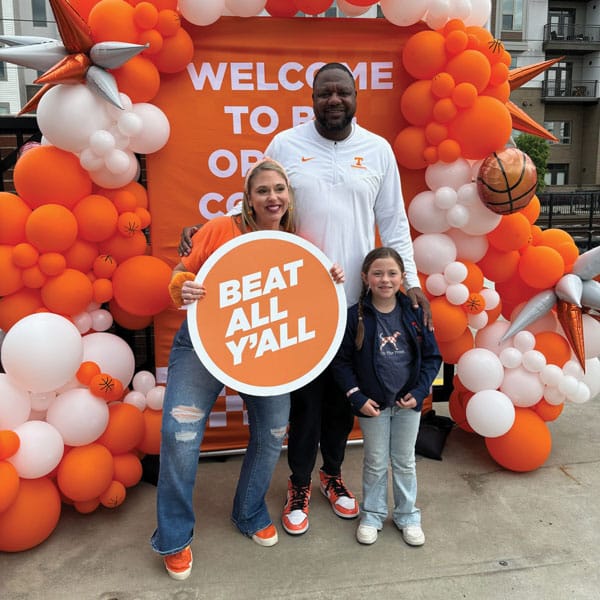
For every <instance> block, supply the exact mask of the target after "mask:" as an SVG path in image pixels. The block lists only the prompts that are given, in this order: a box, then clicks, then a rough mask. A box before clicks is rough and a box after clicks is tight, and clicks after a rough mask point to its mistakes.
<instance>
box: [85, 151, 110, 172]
mask: <svg viewBox="0 0 600 600" xmlns="http://www.w3.org/2000/svg"><path fill="white" fill-rule="evenodd" d="M79 164H80V165H81V166H82V167H83V168H84V169H85V170H86V171H96V170H97V169H101V168H102V166H103V165H104V159H103V158H102V157H101V156H98V155H97V154H96V153H95V152H94V151H93V150H92V149H91V148H84V149H83V150H82V151H81V153H80V154H79Z"/></svg>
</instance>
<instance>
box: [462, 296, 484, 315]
mask: <svg viewBox="0 0 600 600" xmlns="http://www.w3.org/2000/svg"><path fill="white" fill-rule="evenodd" d="M461 306H462V308H463V310H464V311H465V312H466V313H467V314H469V315H478V314H479V313H482V312H483V311H484V310H485V299H484V297H483V296H482V295H481V294H478V293H477V292H471V293H470V294H469V298H468V299H467V301H466V302H465V303H464V304H462V305H461Z"/></svg>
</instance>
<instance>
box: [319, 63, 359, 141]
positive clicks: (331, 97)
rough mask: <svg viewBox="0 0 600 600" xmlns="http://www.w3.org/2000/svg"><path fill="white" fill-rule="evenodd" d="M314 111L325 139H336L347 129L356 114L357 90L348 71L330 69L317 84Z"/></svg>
mask: <svg viewBox="0 0 600 600" xmlns="http://www.w3.org/2000/svg"><path fill="white" fill-rule="evenodd" d="M312 99H313V110H314V113H315V119H316V120H317V124H318V126H319V131H320V133H321V134H322V135H323V136H324V137H329V136H328V135H327V134H328V133H331V134H332V135H333V136H334V137H335V134H336V133H339V132H341V131H343V130H344V129H346V128H347V127H348V126H349V125H350V123H352V119H353V118H354V114H355V113H356V88H355V87H354V80H353V79H352V77H350V75H349V74H348V73H346V71H343V70H341V69H328V70H326V71H323V72H322V73H321V74H320V75H319V76H318V77H317V80H316V82H315V86H314V89H313V94H312Z"/></svg>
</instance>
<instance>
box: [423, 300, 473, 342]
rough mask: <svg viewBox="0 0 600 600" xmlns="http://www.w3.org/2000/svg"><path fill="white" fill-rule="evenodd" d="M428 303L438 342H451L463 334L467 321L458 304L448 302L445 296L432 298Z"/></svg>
mask: <svg viewBox="0 0 600 600" xmlns="http://www.w3.org/2000/svg"><path fill="white" fill-rule="evenodd" d="M430 304H431V312H432V314H433V322H434V323H435V337H436V340H437V341H438V342H451V341H453V340H456V339H457V338H459V337H460V336H461V335H463V334H464V332H465V329H466V328H467V325H468V321H467V315H466V314H465V311H464V310H463V309H462V308H461V307H460V306H456V305H454V304H450V302H448V300H446V298H445V296H440V297H438V298H434V299H433V300H432V301H431V303H430Z"/></svg>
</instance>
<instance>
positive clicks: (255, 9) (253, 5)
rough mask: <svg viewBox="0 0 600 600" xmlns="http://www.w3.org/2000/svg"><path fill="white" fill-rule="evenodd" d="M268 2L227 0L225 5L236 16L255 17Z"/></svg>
mask: <svg viewBox="0 0 600 600" xmlns="http://www.w3.org/2000/svg"><path fill="white" fill-rule="evenodd" d="M266 3H267V1H266V0H225V7H226V8H227V9H228V10H230V11H231V13H232V14H233V15H235V16H236V17H255V16H256V15H257V14H258V13H259V12H261V11H262V10H263V8H264V7H265V4H266Z"/></svg>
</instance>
